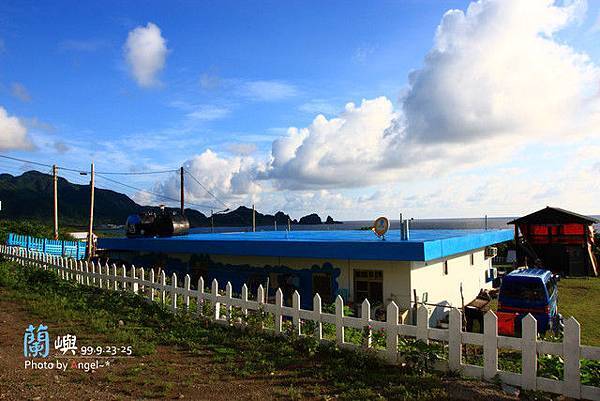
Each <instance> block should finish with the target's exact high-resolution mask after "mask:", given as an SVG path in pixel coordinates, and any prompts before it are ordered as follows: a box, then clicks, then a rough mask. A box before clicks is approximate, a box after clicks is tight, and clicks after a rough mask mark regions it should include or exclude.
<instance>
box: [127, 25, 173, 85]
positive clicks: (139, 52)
mask: <svg viewBox="0 0 600 401" xmlns="http://www.w3.org/2000/svg"><path fill="white" fill-rule="evenodd" d="M124 51H125V59H126V61H127V64H128V65H129V67H130V69H131V74H132V75H133V77H134V78H135V80H136V81H137V83H138V84H139V85H140V86H143V87H150V86H155V85H157V84H158V83H159V81H158V79H157V78H156V75H157V74H158V73H159V72H160V71H161V70H162V69H163V68H164V66H165V60H166V57H167V53H168V49H167V41H166V40H165V38H163V36H162V34H161V31H160V28H159V27H158V26H156V25H155V24H153V23H152V22H149V23H148V24H147V25H146V26H145V27H144V26H138V27H137V28H135V29H133V30H132V31H130V32H129V35H128V36H127V41H126V42H125V46H124Z"/></svg>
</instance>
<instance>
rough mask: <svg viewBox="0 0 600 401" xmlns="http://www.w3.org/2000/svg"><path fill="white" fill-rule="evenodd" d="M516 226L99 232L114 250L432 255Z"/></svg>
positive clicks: (481, 243) (507, 233)
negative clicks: (403, 234) (403, 235)
mask: <svg viewBox="0 0 600 401" xmlns="http://www.w3.org/2000/svg"><path fill="white" fill-rule="evenodd" d="M513 235H514V232H513V230H411V232H410V237H411V238H410V240H401V239H400V231H399V230H390V231H389V232H388V233H387V234H386V237H385V241H382V240H380V239H379V238H377V237H376V236H375V234H373V233H372V232H371V231H361V230H339V231H290V232H286V231H261V232H237V233H214V234H190V235H186V236H180V237H169V238H132V239H129V238H98V247H99V248H101V249H109V250H123V251H143V252H161V253H207V254H215V255H240V256H278V257H297V258H321V259H365V260H405V261H409V260H414V261H428V260H434V259H439V258H443V257H447V256H450V255H455V254H458V253H463V252H469V251H472V250H475V249H479V248H483V247H486V246H488V245H493V244H497V243H499V242H504V241H509V240H512V239H513Z"/></svg>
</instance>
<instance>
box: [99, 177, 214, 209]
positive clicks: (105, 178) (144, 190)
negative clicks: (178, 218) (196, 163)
mask: <svg viewBox="0 0 600 401" xmlns="http://www.w3.org/2000/svg"><path fill="white" fill-rule="evenodd" d="M96 176H97V177H100V178H102V179H104V180H107V181H110V182H113V183H115V184H119V185H122V186H124V187H127V188H130V189H134V190H136V191H140V192H146V193H148V194H150V195H154V196H156V197H158V198H163V199H166V200H170V201H172V202H179V199H175V198H171V197H169V196H166V195H162V194H159V193H156V192H152V191H149V190H147V189H142V188H138V187H134V186H133V185H129V184H125V183H123V182H120V181H117V180H113V179H112V178H109V177H105V176H103V175H102V174H99V173H96ZM186 204H188V205H191V206H196V207H199V208H202V209H212V208H215V206H214V205H200V204H197V203H191V202H186Z"/></svg>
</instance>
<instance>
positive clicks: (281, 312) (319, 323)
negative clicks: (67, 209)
mask: <svg viewBox="0 0 600 401" xmlns="http://www.w3.org/2000/svg"><path fill="white" fill-rule="evenodd" d="M0 253H1V254H3V255H4V256H5V257H7V258H9V259H12V260H14V261H17V262H19V263H20V264H22V265H25V266H31V267H36V268H41V269H44V270H50V271H54V272H56V273H57V274H58V275H59V276H60V277H61V278H62V279H65V280H73V281H75V282H77V283H79V284H82V285H88V286H94V287H99V288H105V289H111V290H115V291H131V292H133V293H135V294H139V295H141V296H144V297H146V298H148V299H149V300H152V301H157V302H160V303H162V304H165V305H167V306H168V307H170V308H171V309H172V310H173V311H178V310H180V311H186V310H190V304H191V303H192V304H195V305H196V311H195V313H197V314H198V315H200V314H202V313H203V312H202V309H205V308H203V307H202V306H203V305H206V306H208V307H209V308H210V312H209V314H208V315H209V316H208V318H210V319H211V320H213V321H215V322H216V323H221V324H231V322H232V320H233V319H231V317H232V308H239V309H240V310H241V311H242V313H243V314H244V315H247V314H248V311H263V312H266V313H269V314H272V315H273V316H274V332H275V333H276V334H280V333H282V331H283V321H284V317H285V318H286V319H291V321H292V323H293V330H294V332H295V333H297V334H299V335H303V333H302V324H303V323H304V322H310V321H312V322H314V326H315V328H314V332H313V333H311V334H312V335H314V336H315V337H316V338H317V339H318V340H324V339H323V324H324V323H325V324H327V323H328V324H331V325H333V326H335V342H336V343H337V344H338V345H339V346H341V347H344V348H367V349H368V348H372V347H373V345H372V344H371V334H372V332H373V330H380V329H383V330H384V331H385V334H386V335H385V348H384V349H378V350H376V352H377V353H378V354H379V355H381V356H383V357H385V358H386V359H387V361H388V362H390V363H392V364H395V363H398V362H399V361H401V360H402V355H401V353H399V352H398V344H399V340H398V336H403V337H412V338H416V339H417V340H421V341H423V342H425V343H428V342H429V341H430V340H432V341H441V342H444V343H446V344H447V350H448V353H447V355H448V356H447V360H444V361H441V363H438V364H436V369H441V370H451V371H455V372H460V373H461V374H463V375H464V376H470V377H477V378H483V379H486V380H491V379H493V378H499V379H500V380H501V381H502V382H504V383H507V384H510V385H514V386H520V387H521V388H523V389H526V390H542V391H546V392H551V393H556V394H563V395H565V396H567V397H573V398H583V399H591V400H600V388H599V387H594V386H588V385H582V384H581V375H580V361H581V359H589V360H595V361H598V360H600V347H591V346H585V345H581V342H580V326H579V323H578V322H577V320H576V319H575V318H574V317H571V318H569V319H567V320H566V321H565V329H564V336H563V340H562V342H549V341H543V340H540V339H538V335H537V322H536V320H535V319H534V318H533V316H531V315H528V316H526V317H525V318H524V319H523V320H522V337H521V338H516V337H505V336H499V335H498V329H497V318H496V315H495V314H494V313H493V312H488V313H487V314H486V315H485V317H484V334H481V333H470V332H465V331H463V329H462V326H463V325H462V313H461V311H460V310H458V309H451V310H450V312H449V313H450V316H449V328H448V329H438V328H432V327H429V310H428V309H427V308H426V307H425V306H421V307H419V308H418V310H417V324H416V325H414V326H413V325H407V324H401V323H399V309H398V306H397V305H396V304H395V303H394V302H391V303H390V304H388V306H387V316H386V321H377V320H372V319H371V308H370V304H369V301H367V300H365V301H364V302H363V304H362V308H361V312H362V313H361V317H352V316H344V301H343V299H342V297H340V296H338V297H337V298H336V300H335V313H334V314H330V313H324V312H323V311H322V305H321V297H320V296H319V294H316V295H315V296H314V298H313V310H305V309H302V308H301V307H300V294H298V292H294V294H293V296H292V306H285V305H284V304H283V293H282V291H281V289H279V290H277V293H276V297H275V303H274V304H271V303H267V302H265V290H264V288H263V287H262V286H259V287H258V291H257V296H256V300H250V299H248V296H249V294H248V287H247V286H246V285H245V284H244V285H243V287H242V289H241V296H240V297H239V298H238V297H234V296H233V291H232V286H231V283H227V285H226V287H225V292H224V294H223V293H219V284H218V282H217V281H216V280H213V281H212V283H211V288H210V291H209V292H207V291H206V290H205V286H204V284H205V283H204V280H203V279H202V278H200V279H198V283H197V286H196V289H192V288H191V283H190V281H191V280H190V276H189V275H187V274H186V275H185V278H184V284H183V287H180V286H179V284H178V278H177V275H176V274H175V273H173V274H172V276H171V280H170V283H168V284H167V277H166V276H165V272H164V271H161V272H160V274H158V275H157V276H158V277H156V276H155V273H154V270H149V273H146V271H145V270H144V269H143V268H136V267H134V266H132V267H131V268H129V269H126V268H125V267H122V268H119V269H118V268H117V266H115V265H114V264H113V265H111V266H109V265H104V266H102V265H100V264H96V263H93V262H92V263H88V262H84V261H76V260H74V259H69V258H63V257H60V256H52V255H46V254H42V253H35V252H31V251H29V252H28V251H27V250H25V249H20V248H13V247H8V246H5V245H0ZM127 270H129V275H128V273H127ZM180 301H181V303H180ZM223 311H224V313H222V312H223ZM237 324H239V322H238V323H237ZM346 328H355V329H360V330H363V331H364V332H366V335H365V338H366V341H364V343H363V344H362V345H358V344H353V343H349V342H347V341H345V339H344V332H345V329H346ZM463 345H472V346H478V347H482V349H483V366H477V365H472V364H468V363H466V362H465V361H464V360H463ZM499 348H502V349H510V350H516V351H520V352H521V364H522V365H521V372H522V373H514V372H508V371H503V370H500V369H499V366H498V349H499ZM538 354H544V355H545V354H549V355H558V356H561V357H562V358H563V360H564V374H563V376H564V379H563V380H554V379H549V378H544V377H538V375H537V373H538V372H537V371H538Z"/></svg>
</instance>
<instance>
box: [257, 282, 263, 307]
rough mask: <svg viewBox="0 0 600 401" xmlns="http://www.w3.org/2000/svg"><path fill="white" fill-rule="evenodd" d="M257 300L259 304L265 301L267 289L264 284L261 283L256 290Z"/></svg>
mask: <svg viewBox="0 0 600 401" xmlns="http://www.w3.org/2000/svg"><path fill="white" fill-rule="evenodd" d="M256 301H257V302H258V303H259V304H264V303H265V289H264V288H263V286H262V284H259V285H258V289H257V290H256Z"/></svg>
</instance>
